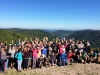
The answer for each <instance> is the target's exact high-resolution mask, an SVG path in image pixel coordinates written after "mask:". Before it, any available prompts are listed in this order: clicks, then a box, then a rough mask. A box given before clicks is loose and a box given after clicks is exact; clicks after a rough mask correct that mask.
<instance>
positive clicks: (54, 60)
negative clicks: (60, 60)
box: [50, 52, 57, 66]
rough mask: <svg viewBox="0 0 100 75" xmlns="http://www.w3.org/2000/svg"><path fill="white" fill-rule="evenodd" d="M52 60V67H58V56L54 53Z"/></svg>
mask: <svg viewBox="0 0 100 75" xmlns="http://www.w3.org/2000/svg"><path fill="white" fill-rule="evenodd" d="M50 58H51V65H52V66H56V65H57V59H56V54H54V53H53V52H52V54H51V56H50Z"/></svg>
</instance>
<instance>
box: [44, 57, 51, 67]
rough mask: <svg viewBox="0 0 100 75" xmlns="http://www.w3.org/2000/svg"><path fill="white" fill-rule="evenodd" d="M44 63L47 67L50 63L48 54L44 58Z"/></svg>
mask: <svg viewBox="0 0 100 75" xmlns="http://www.w3.org/2000/svg"><path fill="white" fill-rule="evenodd" d="M44 64H45V67H46V68H47V67H49V66H50V65H51V64H50V56H48V57H47V58H44Z"/></svg>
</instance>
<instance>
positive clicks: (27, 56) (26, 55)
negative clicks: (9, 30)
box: [23, 47, 29, 70]
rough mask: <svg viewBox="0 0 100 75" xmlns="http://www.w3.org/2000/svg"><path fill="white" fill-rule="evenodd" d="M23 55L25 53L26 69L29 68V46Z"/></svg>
mask: <svg viewBox="0 0 100 75" xmlns="http://www.w3.org/2000/svg"><path fill="white" fill-rule="evenodd" d="M23 55H24V60H23V62H24V69H26V70H27V68H28V58H29V51H28V48H27V47H25V48H24V52H23Z"/></svg>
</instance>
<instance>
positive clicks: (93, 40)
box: [66, 30, 100, 48]
mask: <svg viewBox="0 0 100 75" xmlns="http://www.w3.org/2000/svg"><path fill="white" fill-rule="evenodd" d="M70 38H74V39H75V40H85V41H89V42H90V44H91V46H92V47H94V48H95V47H100V31H99V30H81V31H77V32H75V33H73V34H71V35H69V36H68V37H66V39H70Z"/></svg>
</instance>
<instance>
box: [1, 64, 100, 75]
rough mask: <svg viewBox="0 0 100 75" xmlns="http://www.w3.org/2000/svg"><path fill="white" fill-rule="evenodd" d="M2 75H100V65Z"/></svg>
mask: <svg viewBox="0 0 100 75" xmlns="http://www.w3.org/2000/svg"><path fill="white" fill-rule="evenodd" d="M0 75H100V64H95V63H94V64H79V63H77V64H76V63H74V64H73V65H72V66H71V65H67V66H62V67H58V66H57V67H56V66H54V67H48V68H45V67H43V68H42V69H33V70H31V69H30V70H27V71H22V72H17V71H16V70H15V69H13V70H12V69H8V70H7V71H6V74H0Z"/></svg>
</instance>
